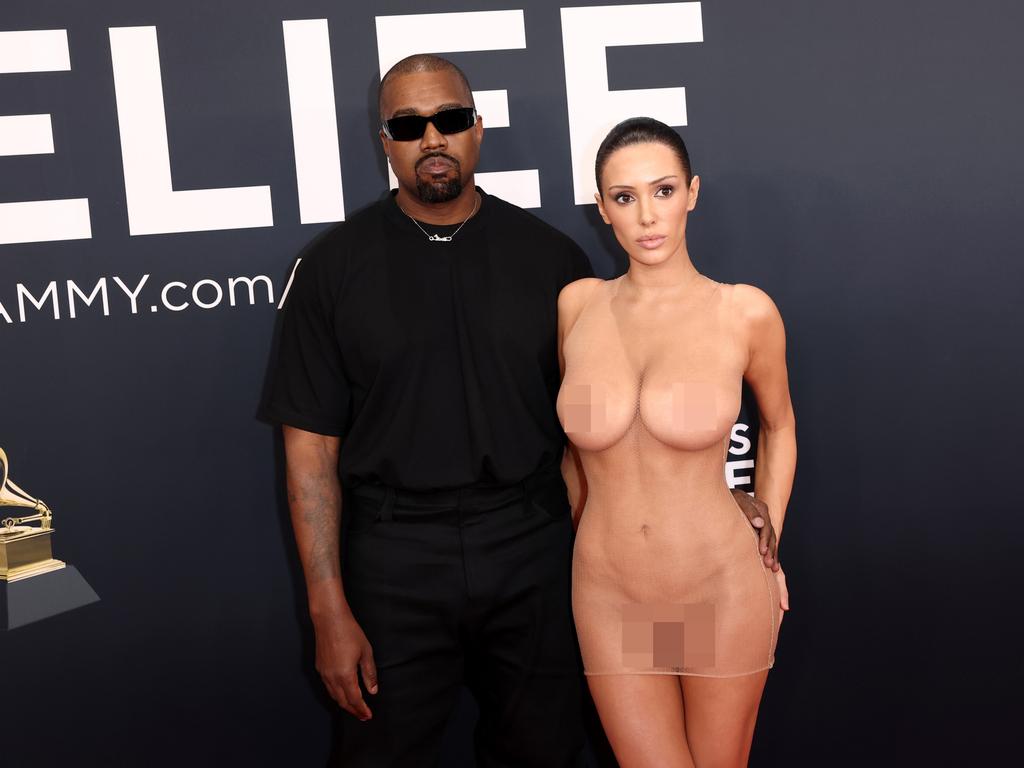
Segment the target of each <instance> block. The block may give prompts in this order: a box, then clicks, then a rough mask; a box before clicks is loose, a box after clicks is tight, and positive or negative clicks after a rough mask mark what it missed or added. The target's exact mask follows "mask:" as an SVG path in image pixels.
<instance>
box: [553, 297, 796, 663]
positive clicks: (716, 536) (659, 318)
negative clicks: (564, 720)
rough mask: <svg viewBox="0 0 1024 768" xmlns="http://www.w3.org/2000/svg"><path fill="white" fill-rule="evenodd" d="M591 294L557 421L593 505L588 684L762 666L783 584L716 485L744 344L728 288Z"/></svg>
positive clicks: (771, 644)
mask: <svg viewBox="0 0 1024 768" xmlns="http://www.w3.org/2000/svg"><path fill="white" fill-rule="evenodd" d="M621 286H622V284H621V280H619V281H608V282H603V283H601V284H599V285H597V286H596V287H595V288H594V289H593V290H592V292H591V293H590V295H589V297H588V298H587V301H586V304H585V306H584V307H583V309H582V310H581V311H580V314H579V316H578V318H577V320H576V322H575V324H574V325H573V326H572V327H571V328H570V329H569V330H568V331H567V333H566V336H565V338H564V340H563V354H564V357H565V376H564V378H563V382H562V386H561V389H560V391H559V395H558V414H559V418H560V419H561V422H562V425H563V427H564V429H565V431H566V433H567V434H568V436H569V438H570V439H571V440H572V442H573V443H574V445H575V446H576V447H577V449H578V451H579V454H580V459H581V461H582V464H583V468H584V472H585V474H586V479H587V485H588V495H587V502H586V507H585V509H584V511H583V514H582V516H581V520H580V525H579V529H578V532H577V536H576V544H575V549H574V553H573V615H574V618H575V622H576V631H577V634H578V637H579V643H580V650H581V652H582V655H583V662H584V667H585V671H586V673H587V674H588V675H602V674H645V673H646V674H677V675H679V674H682V675H703V676H709V677H731V676H736V675H743V674H750V673H753V672H758V671H761V670H764V669H767V668H769V667H771V666H772V664H773V662H774V655H775V644H776V640H777V637H778V626H779V620H780V609H779V595H778V585H777V583H776V579H775V576H774V574H773V573H772V572H771V570H770V569H768V568H766V567H765V566H764V564H763V562H762V559H761V556H760V553H759V552H758V546H757V534H756V533H755V532H754V530H753V529H752V528H751V526H750V524H749V523H748V522H747V519H746V517H745V516H744V515H743V512H742V510H740V508H739V506H738V505H737V503H736V501H735V499H733V497H732V495H731V493H730V491H729V488H728V485H727V484H726V481H725V461H726V456H727V452H728V446H729V435H730V431H731V427H732V425H733V424H734V423H735V421H736V417H737V415H738V412H739V407H740V397H741V387H742V377H743V371H744V369H745V367H746V363H747V350H746V348H745V343H744V341H743V338H742V329H741V328H740V327H739V322H738V320H737V314H736V311H735V307H733V306H731V300H732V286H728V285H720V284H718V283H715V282H713V281H711V280H708V279H706V278H703V277H701V278H699V280H698V281H697V284H696V285H695V286H694V288H693V290H691V291H689V292H688V293H686V294H684V295H683V296H682V297H679V296H674V297H666V300H665V301H658V302H655V303H653V304H645V305H644V306H643V307H642V308H641V307H639V306H638V305H637V303H636V301H635V300H631V299H628V298H627V297H625V296H624V295H620V293H623V292H621V291H620V289H621Z"/></svg>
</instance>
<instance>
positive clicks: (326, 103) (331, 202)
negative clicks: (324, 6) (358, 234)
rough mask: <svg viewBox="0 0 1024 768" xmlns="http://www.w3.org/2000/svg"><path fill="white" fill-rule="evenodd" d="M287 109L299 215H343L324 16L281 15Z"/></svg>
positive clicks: (310, 219)
mask: <svg viewBox="0 0 1024 768" xmlns="http://www.w3.org/2000/svg"><path fill="white" fill-rule="evenodd" d="M281 26H282V27H284V58H285V68H286V70H287V71H288V103H289V106H290V107H291V113H292V144H293V145H294V147H295V180H296V182H297V183H298V189H299V221H301V222H302V223H303V224H318V223H320V222H324V221H344V219H345V198H344V195H343V194H342V186H341V156H340V153H339V151H338V116H337V113H336V111H335V108H334V76H333V75H332V74H331V38H330V33H329V32H328V29H327V19H308V20H304V21H282V22H281Z"/></svg>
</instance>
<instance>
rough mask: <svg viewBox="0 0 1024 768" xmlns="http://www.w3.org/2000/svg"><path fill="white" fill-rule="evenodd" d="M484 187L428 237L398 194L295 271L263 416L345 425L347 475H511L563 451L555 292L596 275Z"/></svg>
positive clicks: (352, 222)
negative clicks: (471, 207) (470, 208)
mask: <svg viewBox="0 0 1024 768" xmlns="http://www.w3.org/2000/svg"><path fill="white" fill-rule="evenodd" d="M480 198H481V203H480V209H479V211H478V212H477V214H476V215H475V216H473V217H472V218H470V219H469V220H468V221H467V222H466V224H465V225H464V226H463V227H462V229H461V230H460V231H459V232H458V234H456V235H455V236H454V238H453V239H452V241H451V242H430V241H428V240H427V236H426V235H424V233H423V232H421V231H420V230H419V229H418V228H417V226H416V224H415V223H413V221H412V220H411V219H410V218H409V217H408V216H406V215H405V214H404V213H403V212H402V210H401V209H400V208H399V207H398V205H397V204H396V203H395V199H394V193H393V192H392V193H391V194H389V195H386V196H385V197H384V199H382V200H381V201H380V202H378V203H375V204H373V205H371V206H369V207H368V208H366V209H364V210H362V211H360V212H359V213H357V214H355V215H354V216H352V217H351V218H350V219H348V220H347V221H345V222H344V223H342V224H339V225H338V226H336V227H334V228H333V229H332V230H330V231H329V232H328V233H327V234H326V235H325V236H324V237H322V238H321V239H320V240H319V241H318V242H317V243H315V244H314V245H313V246H311V248H310V249H309V252H308V253H307V254H306V255H305V256H304V257H303V260H302V262H301V263H300V264H299V266H298V269H297V270H296V272H295V277H294V281H293V284H292V287H291V290H290V292H289V294H288V298H287V301H286V305H285V308H284V317H283V320H282V326H281V336H280V344H279V349H278V356H277V360H276V363H275V364H274V368H273V370H272V372H271V381H270V390H269V396H268V400H267V403H266V405H265V408H264V415H265V416H266V417H267V418H269V419H270V420H272V421H277V422H281V423H284V424H289V425H291V426H294V427H298V428H299V429H304V430H307V431H310V432H317V433H319V434H323V435H338V436H340V437H341V457H340V462H339V464H340V472H341V479H342V483H343V484H345V485H354V484H359V483H378V484H385V485H391V486H395V487H397V488H404V489H407V490H429V489H440V488H455V487H463V486H474V485H481V486H491V485H510V484H513V483H516V482H519V481H520V480H522V479H524V478H525V477H527V476H529V475H530V474H532V473H533V472H535V471H537V470H539V469H542V468H545V467H549V466H553V465H556V464H557V462H558V461H559V460H560V459H561V454H562V449H563V446H564V444H565V438H564V436H563V434H562V429H561V427H560V426H559V423H558V418H557V416H556V414H555V397H556V395H557V392H558V384H559V373H558V357H557V348H556V344H557V300H558V292H559V291H560V290H561V289H562V287H563V286H564V285H566V284H567V283H569V282H572V281H573V280H577V279H579V278H581V277H588V276H590V275H592V274H593V271H592V268H591V266H590V262H589V261H588V260H587V257H586V255H585V254H584V253H583V251H582V250H581V249H580V248H579V246H577V245H576V244H575V243H574V242H573V241H572V240H571V239H570V238H568V237H567V236H565V235H564V234H562V233H561V232H559V231H558V230H556V229H554V228H553V227H551V226H549V225H548V224H546V223H544V222H543V221H541V220H540V219H538V218H536V217H535V216H533V215H531V214H529V213H527V212H526V211H523V210H521V209H520V208H517V207H515V206H513V205H511V204H509V203H507V202H505V201H504V200H501V199H499V198H497V197H494V196H492V195H487V194H485V193H484V192H483V191H482V190H481V191H480ZM423 227H424V229H426V231H427V232H429V233H431V234H433V233H438V234H442V235H447V234H451V233H452V232H453V231H454V230H455V229H456V226H455V225H453V226H447V227H440V226H437V225H430V224H426V223H424V224H423Z"/></svg>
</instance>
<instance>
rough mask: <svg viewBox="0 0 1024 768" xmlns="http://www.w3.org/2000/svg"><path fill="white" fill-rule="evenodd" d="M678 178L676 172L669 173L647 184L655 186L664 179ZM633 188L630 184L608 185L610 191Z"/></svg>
mask: <svg viewBox="0 0 1024 768" xmlns="http://www.w3.org/2000/svg"><path fill="white" fill-rule="evenodd" d="M676 178H678V176H675V175H674V174H673V175H669V176H662V177H661V178H660V179H655V180H654V181H649V182H647V186H649V187H653V186H654V185H655V184H661V182H663V181H668V180H669V179H676ZM632 188H633V187H631V186H630V185H629V184H612V185H611V186H610V187H608V191H609V192H610V191H611V190H613V189H632Z"/></svg>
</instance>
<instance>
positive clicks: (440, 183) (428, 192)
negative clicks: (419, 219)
mask: <svg viewBox="0 0 1024 768" xmlns="http://www.w3.org/2000/svg"><path fill="white" fill-rule="evenodd" d="M431 157H443V158H444V159H445V160H447V161H449V162H450V163H451V164H452V169H453V170H454V171H455V177H454V178H452V179H436V180H435V179H432V178H431V179H425V178H423V177H422V176H420V173H419V170H418V169H417V171H416V194H417V195H418V196H419V198H420V201H421V202H424V203H447V202H448V201H449V200H454V199H455V198H457V197H458V196H459V195H461V194H462V166H461V165H459V161H458V160H456V159H455V158H454V157H452V156H451V155H442V154H441V153H436V154H434V155H428V156H427V157H423V158H421V159H420V161H419V162H418V163H416V165H417V168H418V166H419V164H420V163H422V162H425V161H426V160H429V159H430V158H431Z"/></svg>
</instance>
